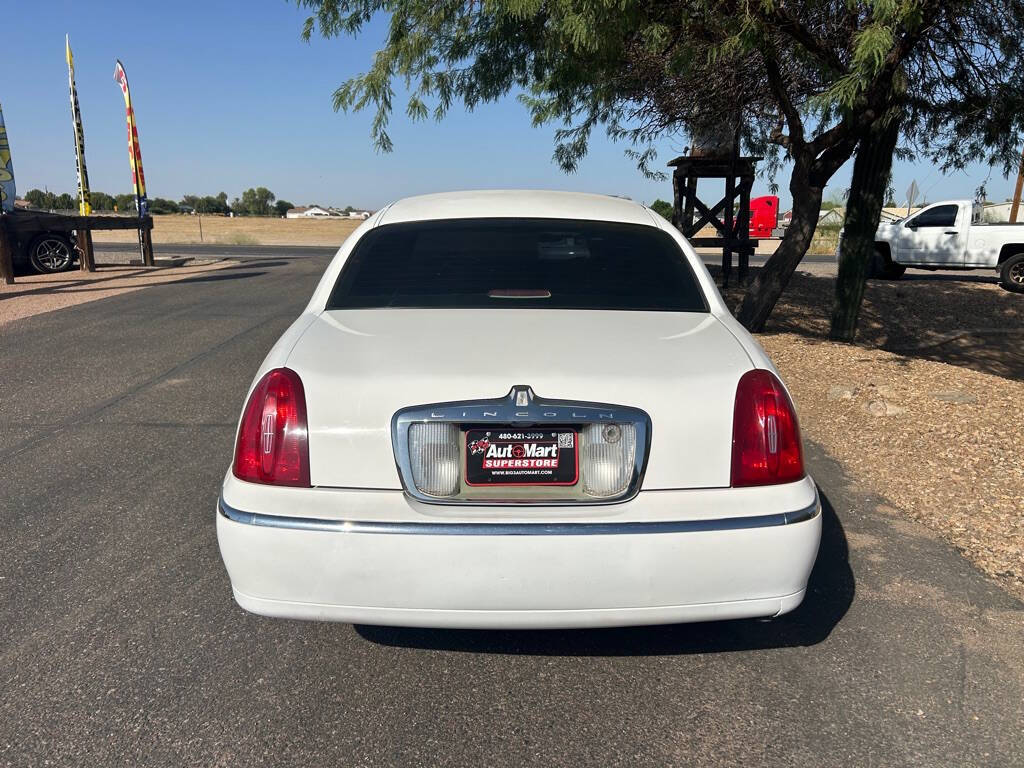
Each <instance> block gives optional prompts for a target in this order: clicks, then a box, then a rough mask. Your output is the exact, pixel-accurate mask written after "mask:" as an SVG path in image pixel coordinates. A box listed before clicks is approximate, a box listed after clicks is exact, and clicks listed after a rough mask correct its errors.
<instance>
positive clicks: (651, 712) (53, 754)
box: [0, 249, 1024, 766]
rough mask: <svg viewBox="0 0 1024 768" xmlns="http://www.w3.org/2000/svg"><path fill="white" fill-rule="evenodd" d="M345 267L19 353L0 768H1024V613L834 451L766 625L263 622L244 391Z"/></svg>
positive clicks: (280, 275) (214, 290) (4, 548)
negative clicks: (810, 522)
mask: <svg viewBox="0 0 1024 768" xmlns="http://www.w3.org/2000/svg"><path fill="white" fill-rule="evenodd" d="M289 252H291V250H288V249H276V254H275V255H276V256H277V257H281V256H283V255H285V254H286V253H289ZM325 264H326V259H325V257H323V256H322V255H311V256H310V257H309V258H261V259H259V260H251V261H247V262H244V263H240V264H238V265H233V266H231V267H227V268H225V269H222V270H218V271H216V272H213V273H210V274H204V275H201V276H197V277H195V278H192V279H190V280H186V281H182V282H178V283H171V284H165V285H159V286H154V287H150V288H145V289H143V290H140V291H136V292H132V293H128V294H123V295H119V296H116V297H113V298H108V299H104V300H100V301H95V302H91V303H88V304H83V305H80V306H76V307H73V308H69V309H64V310H60V311H56V312H50V313H48V314H43V315H38V316H35V317H31V318H27V319H24V320H18V321H15V322H13V323H11V324H9V325H7V326H5V327H4V329H3V343H2V344H0V388H2V389H0V392H2V393H3V394H2V396H0V468H2V472H0V479H2V482H0V526H2V530H3V536H0V655H2V663H0V765H11V766H28V765H42V764H44V763H46V764H54V765H147V766H162V765H168V766H180V765H242V766H257V765H360V766H364V765H365V766H369V765H398V764H409V765H425V764H429V765H439V766H440V765H488V766H506V765H507V766H523V765H543V766H550V765H574V766H575V765H601V766H612V765H626V766H639V765H723V764H744V765H762V764H768V765H787V766H825V765H1013V764H1016V765H1021V764H1024V729H1022V728H1021V724H1022V722H1024V672H1022V669H1021V664H1020V661H1021V658H1022V657H1024V631H1022V624H1024V622H1022V619H1024V606H1022V605H1021V603H1020V602H1019V601H1017V600H1015V599H1013V598H1011V597H1010V596H1008V595H1007V594H1006V593H1005V592H1003V591H1001V590H1000V589H999V588H998V587H997V586H995V585H994V584H992V583H991V582H989V581H988V580H986V579H985V578H984V577H983V576H982V575H981V574H980V573H979V572H978V571H976V570H975V569H974V568H973V567H972V566H971V565H970V564H969V563H968V562H967V561H966V560H965V559H963V558H962V557H961V556H960V555H959V554H958V553H957V552H955V551H954V550H953V549H952V548H951V547H949V546H948V545H946V544H945V543H943V542H942V541H940V540H938V539H936V538H935V537H934V536H933V535H932V534H930V533H929V532H928V531H926V530H925V529H924V528H923V527H921V526H919V525H917V524H916V523H914V522H912V521H910V519H909V518H908V517H907V516H906V515H904V514H903V513H901V512H898V511H896V510H894V509H893V508H892V507H891V506H890V504H889V502H887V500H886V499H884V498H882V497H878V496H875V495H872V494H870V493H867V492H866V491H864V489H862V488H860V487H858V486H857V485H856V484H855V483H853V482H852V481H851V480H850V478H849V477H848V476H847V475H846V473H845V472H844V470H843V468H842V467H840V466H838V465H837V464H836V463H834V462H833V461H831V460H830V459H829V458H828V457H827V456H825V455H824V454H823V453H822V452H821V451H820V450H818V449H817V447H816V446H815V445H814V444H813V442H811V443H809V445H808V454H809V456H808V459H809V467H810V471H811V472H812V474H813V475H814V477H815V478H816V480H817V481H818V482H819V484H820V486H821V489H822V493H823V498H824V499H825V513H824V514H825V517H824V524H825V533H824V540H823V543H822V549H821V552H820V554H819V557H818V563H817V565H816V567H815V570H814V573H813V574H812V577H811V583H810V589H809V592H808V596H807V599H806V601H805V602H804V604H803V606H802V607H801V608H800V609H798V610H797V611H796V612H795V613H793V614H791V615H789V616H787V617H784V618H781V619H779V620H777V621H774V622H769V623H763V622H756V621H740V622H728V623H719V624H701V625H683V626H670V627H653V628H644V629H621V630H603V631H572V632H562V631H556V632H467V631H427V630H402V629H387V628H379V627H370V626H349V625H344V624H320V623H303V622H295V621H281V620H272V619H265V618H260V617H256V616H252V615H249V614H247V613H245V612H244V611H242V610H241V609H240V608H238V607H237V606H236V605H235V604H234V602H233V600H232V597H231V589H230V585H229V582H228V578H227V575H226V573H225V571H224V568H223V566H222V564H221V561H220V557H219V554H218V551H217V543H216V537H215V531H214V520H215V512H214V505H215V503H216V499H217V494H218V488H219V485H220V481H221V478H222V476H223V473H224V471H225V469H226V467H227V466H228V464H229V461H230V455H231V447H232V441H233V436H234V429H235V424H236V420H237V417H238V413H239V410H240V408H241V405H242V398H243V397H244V394H245V392H246V388H247V386H248V384H249V381H250V378H251V376H252V375H253V373H254V371H255V370H256V367H257V366H258V364H259V362H260V360H261V359H262V358H263V356H264V354H265V353H266V351H267V349H268V348H269V347H270V345H271V344H272V343H273V342H274V340H275V339H276V338H277V337H278V335H279V334H280V333H281V332H282V331H283V330H284V329H285V328H286V327H287V325H288V324H289V323H290V322H291V321H292V319H293V318H294V317H295V316H296V315H297V313H298V312H299V311H300V310H301V308H302V306H303V305H304V304H305V302H306V300H307V298H308V296H309V294H310V292H311V290H312V288H313V286H314V284H315V282H316V280H317V278H318V277H319V275H320V273H321V272H322V270H323V268H324V266H325ZM812 437H813V436H812ZM868 448H869V447H868V446H866V449H868Z"/></svg>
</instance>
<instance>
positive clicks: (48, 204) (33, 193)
mask: <svg viewBox="0 0 1024 768" xmlns="http://www.w3.org/2000/svg"><path fill="white" fill-rule="evenodd" d="M25 199H26V200H27V201H28V202H29V204H30V205H31V206H32V207H33V208H39V209H40V210H44V211H48V210H50V209H52V208H54V207H55V206H54V202H55V201H56V199H57V198H56V195H54V194H53V193H52V192H44V191H43V190H41V189H30V190H29V191H28V192H26V193H25Z"/></svg>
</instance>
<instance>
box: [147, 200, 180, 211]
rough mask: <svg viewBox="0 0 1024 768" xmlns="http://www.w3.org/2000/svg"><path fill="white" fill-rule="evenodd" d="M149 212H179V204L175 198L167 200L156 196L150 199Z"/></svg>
mask: <svg viewBox="0 0 1024 768" xmlns="http://www.w3.org/2000/svg"><path fill="white" fill-rule="evenodd" d="M149 212H150V213H177V212H178V204H177V203H176V202H174V201H173V200H167V199H166V198H163V197H154V198H151V199H150V201H149Z"/></svg>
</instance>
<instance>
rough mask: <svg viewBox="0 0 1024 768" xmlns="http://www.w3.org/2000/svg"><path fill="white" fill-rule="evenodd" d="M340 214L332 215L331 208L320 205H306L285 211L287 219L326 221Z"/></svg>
mask: <svg viewBox="0 0 1024 768" xmlns="http://www.w3.org/2000/svg"><path fill="white" fill-rule="evenodd" d="M337 215H338V214H336V213H332V212H331V209H330V208H324V207H323V206H320V205H305V206H299V207H298V208H289V209H288V210H287V211H285V214H284V217H285V218H286V219H326V218H329V217H331V216H337Z"/></svg>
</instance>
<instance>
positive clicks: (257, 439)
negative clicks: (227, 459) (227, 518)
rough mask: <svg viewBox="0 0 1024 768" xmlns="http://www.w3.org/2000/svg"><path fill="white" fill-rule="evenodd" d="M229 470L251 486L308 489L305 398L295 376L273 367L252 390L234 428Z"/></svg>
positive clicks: (283, 369) (296, 375)
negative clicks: (230, 468) (233, 445)
mask: <svg viewBox="0 0 1024 768" xmlns="http://www.w3.org/2000/svg"><path fill="white" fill-rule="evenodd" d="M233 471H234V474H235V477H237V478H238V479H239V480H246V481H248V482H250V483H265V484H267V485H292V486H303V487H306V488H308V487H309V442H308V437H307V425H306V394H305V392H304V391H303V389H302V380H301V379H300V378H299V375H298V374H297V373H295V371H292V370H289V369H288V368H275V369H274V370H272V371H270V372H269V373H267V375H266V376H264V377H263V378H262V379H260V381H259V384H257V385H256V388H255V389H254V390H253V391H252V394H251V395H250V396H249V402H248V403H246V404H245V412H244V413H243V414H242V423H241V424H240V425H239V427H238V440H237V441H235V464H234V469H233Z"/></svg>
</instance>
